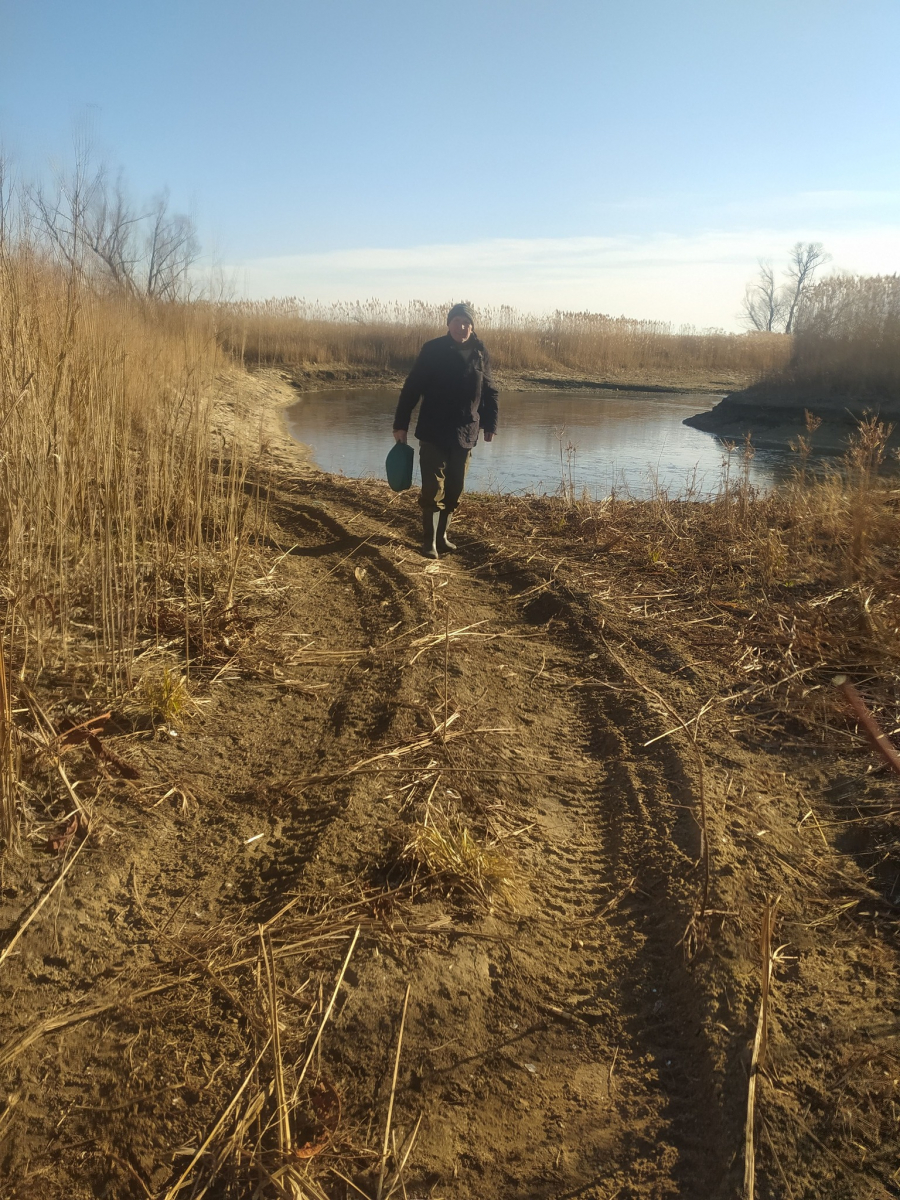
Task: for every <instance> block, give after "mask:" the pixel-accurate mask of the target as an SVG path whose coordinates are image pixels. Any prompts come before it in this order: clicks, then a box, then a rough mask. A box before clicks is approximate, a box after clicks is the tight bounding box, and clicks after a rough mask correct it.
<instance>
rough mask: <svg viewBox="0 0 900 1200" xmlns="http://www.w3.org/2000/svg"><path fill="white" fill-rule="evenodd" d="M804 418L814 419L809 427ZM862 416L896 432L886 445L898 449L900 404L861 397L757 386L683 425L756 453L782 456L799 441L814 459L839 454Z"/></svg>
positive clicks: (732, 395) (818, 389) (812, 389)
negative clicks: (747, 440)
mask: <svg viewBox="0 0 900 1200" xmlns="http://www.w3.org/2000/svg"><path fill="white" fill-rule="evenodd" d="M807 414H811V415H812V417H813V422H812V425H813V426H814V428H812V427H811V426H810V422H809V420H808V417H807ZM867 415H875V416H877V417H879V419H881V420H882V421H884V422H886V423H889V424H893V425H894V426H895V428H894V430H893V433H892V435H891V437H890V439H889V441H890V446H891V447H892V448H896V447H900V398H897V397H894V398H885V397H883V396H882V397H879V396H861V395H860V394H859V393H848V392H842V391H838V392H834V391H829V390H828V389H827V388H824V387H810V386H806V387H799V386H790V385H788V384H778V383H765V382H763V383H759V384H754V385H753V386H751V387H748V388H744V389H742V390H741V391H738V392H732V393H730V394H729V395H727V396H725V397H724V398H723V399H722V400H721V401H720V402H719V403H718V404H716V405H715V406H714V407H713V408H711V409H710V410H709V411H707V412H702V413H697V414H696V416H693V417H688V418H687V420H685V422H684V424H685V425H689V426H691V427H692V428H694V429H701V430H703V431H705V432H707V433H714V434H716V435H717V436H718V437H721V438H728V439H729V440H731V441H738V442H739V441H743V440H744V438H746V437H747V436H748V435H749V436H750V437H751V439H752V441H753V445H754V446H756V447H758V448H760V449H776V450H787V449H789V448H790V446H791V443H792V442H796V440H797V438H798V437H802V438H804V439H806V440H807V441H808V442H809V445H810V447H811V450H812V452H813V453H819V454H840V453H843V451H844V450H846V448H847V443H848V440H849V439H850V438H851V437H852V435H853V433H854V431H855V430H856V429H857V428H858V427H859V424H860V422H861V421H862V420H864V419H865V418H866V416H867Z"/></svg>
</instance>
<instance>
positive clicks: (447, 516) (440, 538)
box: [436, 512, 456, 554]
mask: <svg viewBox="0 0 900 1200" xmlns="http://www.w3.org/2000/svg"><path fill="white" fill-rule="evenodd" d="M452 519H453V513H452V512H441V513H438V523H437V538H436V542H437V548H438V550H439V551H440V552H441V553H442V554H443V553H444V552H445V551H447V550H455V549H456V543H455V542H451V541H450V539H449V538H448V537H447V530H448V529H449V528H450V522H451V520H452Z"/></svg>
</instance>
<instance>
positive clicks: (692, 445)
mask: <svg viewBox="0 0 900 1200" xmlns="http://www.w3.org/2000/svg"><path fill="white" fill-rule="evenodd" d="M717 400H718V397H716V396H709V395H673V394H670V393H658V392H631V391H629V392H609V391H602V392H599V391H598V392H583V391H578V392H575V393H573V392H572V391H571V390H568V391H540V392H502V393H501V395H500V430H499V433H498V434H497V437H496V438H495V439H494V441H493V442H491V443H490V444H487V443H485V442H484V440H483V439H482V440H481V441H479V444H478V446H477V447H476V449H475V451H474V453H473V455H472V459H471V466H470V469H469V476H468V481H467V484H466V486H467V489H468V490H469V491H482V492H493V493H498V492H500V493H513V494H515V493H518V494H524V493H528V492H533V493H537V494H553V493H556V492H559V491H560V490H561V489H562V488H563V487H565V489H566V490H571V492H572V493H573V494H574V495H575V496H576V497H579V498H580V497H581V496H583V495H587V496H589V497H590V498H592V499H602V498H603V497H605V496H608V495H609V494H610V493H611V492H613V491H615V492H616V493H617V494H619V495H621V496H626V495H629V496H633V497H635V498H639V499H645V498H648V497H650V496H652V495H654V494H656V493H657V492H658V491H660V490H662V491H665V492H666V493H667V494H668V495H669V496H670V497H672V498H675V497H690V498H696V499H702V498H704V497H707V496H709V495H711V494H714V493H715V492H716V491H717V490H718V489H719V487H720V483H721V480H722V476H723V471H724V469H725V467H724V465H723V464H724V461H725V460H726V459H729V458H730V462H729V467H728V469H729V470H730V472H731V473H732V475H734V474H735V473H740V472H742V471H743V469H744V462H743V461H742V458H741V455H740V450H739V449H738V450H735V451H734V452H733V453H732V454H731V455H730V456H729V453H728V451H727V450H726V449H725V447H724V446H723V445H722V443H721V442H720V441H719V440H718V439H717V438H715V437H714V436H712V435H711V434H708V433H702V432H700V431H699V430H696V429H691V428H689V427H687V426H685V425H682V421H683V420H684V418H685V417H689V416H691V415H692V414H693V413H697V412H701V411H703V410H705V409H708V408H711V407H712V405H713V404H715V403H716V402H717ZM396 403H397V392H396V391H395V390H393V389H391V390H388V389H369V390H363V389H359V390H352V391H351V390H347V391H327V392H307V393H306V394H304V396H303V397H302V399H300V400H299V401H298V402H297V403H296V404H295V405H292V406H291V407H290V408H289V409H288V410H287V414H286V416H287V423H288V428H289V430H290V432H291V434H292V436H293V437H295V438H296V439H297V441H299V442H302V443H304V444H305V445H307V446H309V447H310V448H311V450H312V456H313V459H314V460H315V462H316V464H317V465H318V466H319V467H321V468H322V469H323V470H325V471H331V472H334V473H336V474H343V475H346V476H348V477H352V478H365V477H372V476H375V477H378V478H384V459H385V455H386V454H387V452H388V450H389V449H390V447H391V445H392V436H391V426H392V424H393V414H394V408H395V406H396ZM413 428H415V413H414V414H413ZM410 443H411V444H412V445H413V446H416V442H415V439H414V438H412V436H411V437H410ZM793 460H794V456H793V455H792V454H789V453H785V452H783V451H775V450H761V451H759V452H758V453H756V454H755V455H754V456H753V458H752V460H751V461H750V463H749V475H750V482H751V484H752V485H753V486H754V487H756V488H759V489H760V490H768V489H770V488H771V487H772V486H774V484H775V483H777V482H778V480H779V479H781V478H783V477H784V476H785V475H786V474H787V473H788V472H789V471H790V469H791V464H792V461H793ZM417 462H418V457H417ZM417 473H418V472H417Z"/></svg>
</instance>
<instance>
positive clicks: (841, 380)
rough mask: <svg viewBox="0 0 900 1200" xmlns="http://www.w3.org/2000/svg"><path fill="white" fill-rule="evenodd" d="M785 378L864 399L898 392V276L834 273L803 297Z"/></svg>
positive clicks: (893, 397)
mask: <svg viewBox="0 0 900 1200" xmlns="http://www.w3.org/2000/svg"><path fill="white" fill-rule="evenodd" d="M790 377H791V379H792V380H793V381H794V382H796V383H799V384H805V385H813V386H819V387H823V388H825V389H827V390H830V391H839V392H841V393H843V394H848V395H851V396H854V397H859V398H862V399H865V398H867V397H872V398H882V397H887V398H892V399H893V400H894V402H895V403H896V399H897V396H898V394H900V276H897V275H875V276H869V277H866V276H859V275H834V276H832V277H830V278H828V279H823V280H821V281H820V282H819V283H817V284H816V285H815V286H814V287H812V288H810V289H809V291H808V293H807V294H806V297H805V299H804V305H803V309H802V312H801V316H800V323H799V327H798V331H797V334H796V336H795V338H794V344H793V350H792V353H791V360H790Z"/></svg>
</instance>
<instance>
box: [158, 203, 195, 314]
mask: <svg viewBox="0 0 900 1200" xmlns="http://www.w3.org/2000/svg"><path fill="white" fill-rule="evenodd" d="M149 222H150V231H149V233H148V235H147V243H146V255H145V267H146V276H145V278H146V283H145V291H146V294H147V295H148V296H155V297H156V298H157V299H160V300H177V299H179V298H184V299H187V297H188V295H189V293H190V280H189V274H190V270H191V267H192V266H193V265H194V263H195V262H196V261H197V256H198V254H199V253H200V243H199V241H198V240H197V233H196V230H195V229H194V223H193V221H192V220H191V218H190V217H187V216H185V215H184V214H183V213H170V212H169V196H168V193H167V192H163V194H162V195H161V196H158V197H157V199H156V200H155V202H154V205H153V208H152V210H151V211H150V213H149Z"/></svg>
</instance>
